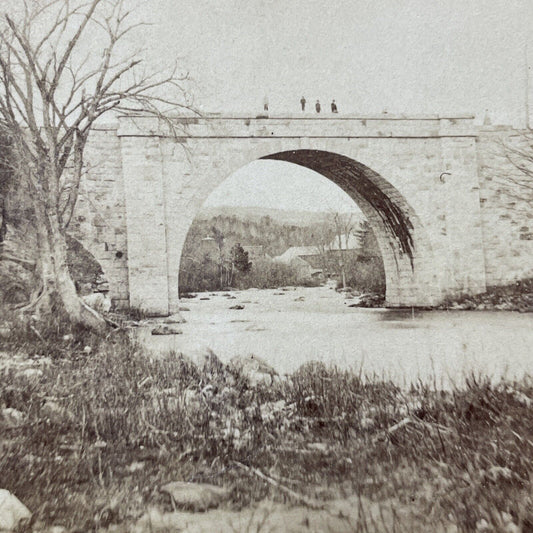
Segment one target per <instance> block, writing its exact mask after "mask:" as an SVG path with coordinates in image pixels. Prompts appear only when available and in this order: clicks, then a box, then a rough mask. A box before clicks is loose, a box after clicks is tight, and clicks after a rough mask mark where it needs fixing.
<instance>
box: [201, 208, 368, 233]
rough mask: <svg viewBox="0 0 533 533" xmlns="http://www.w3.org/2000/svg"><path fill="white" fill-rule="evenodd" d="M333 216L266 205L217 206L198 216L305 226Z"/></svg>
mask: <svg viewBox="0 0 533 533" xmlns="http://www.w3.org/2000/svg"><path fill="white" fill-rule="evenodd" d="M331 216H332V214H331V213H328V212H317V211H287V210H282V209H269V208H265V207H233V206H217V207H206V208H204V209H202V210H201V211H200V213H199V214H198V216H197V220H199V221H200V220H201V221H205V220H211V219H213V218H216V217H224V218H231V217H236V218H238V219H239V220H244V221H249V222H261V219H263V218H265V217H270V218H271V219H272V222H274V223H275V224H279V225H283V226H285V225H287V226H298V227H302V228H305V227H309V226H316V225H322V224H327V223H328V222H330V221H331ZM353 216H354V218H357V219H359V220H360V221H363V220H364V218H365V217H364V215H363V214H362V213H358V212H354V214H353Z"/></svg>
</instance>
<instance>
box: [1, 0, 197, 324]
mask: <svg viewBox="0 0 533 533" xmlns="http://www.w3.org/2000/svg"><path fill="white" fill-rule="evenodd" d="M127 2H131V0H18V2H17V4H18V5H17V7H16V8H12V9H11V8H10V13H5V14H4V17H3V20H2V26H1V27H0V127H1V128H3V129H4V130H5V132H6V133H7V135H8V138H9V150H10V154H11V157H10V164H11V168H12V172H13V173H14V175H15V179H17V180H19V182H20V184H21V185H22V184H24V185H27V186H28V189H29V198H30V199H31V203H32V208H33V212H34V216H35V221H36V231H37V232H38V242H39V250H38V260H37V272H38V277H39V279H40V285H39V287H38V288H36V290H35V293H34V295H33V298H32V301H31V302H30V305H29V307H30V308H34V309H35V308H37V309H38V310H40V311H47V310H48V311H49V310H50V309H51V308H52V304H53V303H54V302H57V303H59V305H60V306H61V307H62V308H63V310H64V311H66V314H67V316H68V317H69V319H70V320H71V321H72V322H74V323H81V324H84V325H88V326H90V327H96V328H98V327H101V326H102V325H103V324H104V321H103V319H102V318H101V317H100V316H99V315H97V314H96V313H95V312H94V311H92V310H91V309H90V308H88V307H87V306H86V305H85V304H84V303H83V302H82V301H81V299H80V298H79V297H78V295H77V294H76V289H75V287H74V283H73V281H72V278H71V276H70V273H69V270H68V265H67V247H66V242H65V232H66V229H67V227H68V224H69V222H70V219H71V217H72V214H73V211H74V207H75V205H76V201H77V198H78V191H79V186H80V180H81V179H82V175H83V169H84V151H85V147H86V144H87V139H88V137H89V134H90V132H91V129H92V128H93V126H94V124H95V122H96V121H97V120H98V119H99V118H100V117H102V116H103V115H106V114H108V113H112V112H116V111H120V112H135V113H145V114H151V115H156V116H159V117H163V116H168V115H166V113H168V112H169V111H170V110H172V109H174V110H175V109H176V108H183V107H188V106H187V104H186V99H185V93H184V91H183V89H182V85H181V84H182V82H183V80H184V78H183V77H180V76H178V75H177V69H176V67H174V68H170V69H169V70H168V71H161V70H157V71H154V72H151V71H149V69H147V68H146V67H145V66H144V64H143V62H142V60H141V57H140V56H139V55H138V52H136V53H131V51H129V48H130V47H131V42H132V41H131V37H130V33H131V32H133V31H134V30H135V29H136V28H138V26H139V25H140V24H139V23H136V22H135V20H134V18H133V16H134V15H133V14H132V12H131V11H129V10H128V9H127V7H126V5H127ZM180 101H182V102H183V101H185V103H181V104H180V103H177V102H180Z"/></svg>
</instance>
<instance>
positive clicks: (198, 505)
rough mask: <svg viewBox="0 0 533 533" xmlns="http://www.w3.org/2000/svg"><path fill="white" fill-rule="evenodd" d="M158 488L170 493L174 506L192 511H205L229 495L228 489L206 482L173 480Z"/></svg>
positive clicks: (226, 498)
mask: <svg viewBox="0 0 533 533" xmlns="http://www.w3.org/2000/svg"><path fill="white" fill-rule="evenodd" d="M160 490H161V492H166V493H167V494H170V497H171V498H172V501H173V502H174V504H175V505H176V506H178V507H181V508H183V509H191V510H193V511H206V510H207V509H211V508H213V507H218V506H219V505H220V504H221V503H222V502H223V501H225V500H228V499H229V497H230V491H229V490H228V489H225V488H223V487H217V486H216V485H209V484H207V483H187V482H185V481H173V482H172V483H167V484H166V485H163V486H162V487H161V489H160Z"/></svg>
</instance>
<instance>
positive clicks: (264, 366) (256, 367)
mask: <svg viewBox="0 0 533 533" xmlns="http://www.w3.org/2000/svg"><path fill="white" fill-rule="evenodd" d="M230 365H231V366H233V368H235V369H236V370H238V371H239V372H241V374H242V375H243V376H244V377H245V378H247V379H248V381H249V382H250V385H252V386H254V387H255V386H257V385H259V384H260V383H261V384H265V385H272V383H273V381H274V379H275V378H276V377H277V376H278V373H277V372H276V371H275V370H274V368H272V367H271V366H270V365H269V364H268V363H266V362H265V361H263V359H261V358H260V357H257V356H256V355H253V354H250V355H247V356H242V355H238V356H235V357H233V358H232V359H231V361H230Z"/></svg>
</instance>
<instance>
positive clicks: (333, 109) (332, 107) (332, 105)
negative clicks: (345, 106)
mask: <svg viewBox="0 0 533 533" xmlns="http://www.w3.org/2000/svg"><path fill="white" fill-rule="evenodd" d="M331 112H332V113H338V112H339V110H338V109H337V104H336V103H335V100H333V102H331Z"/></svg>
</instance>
